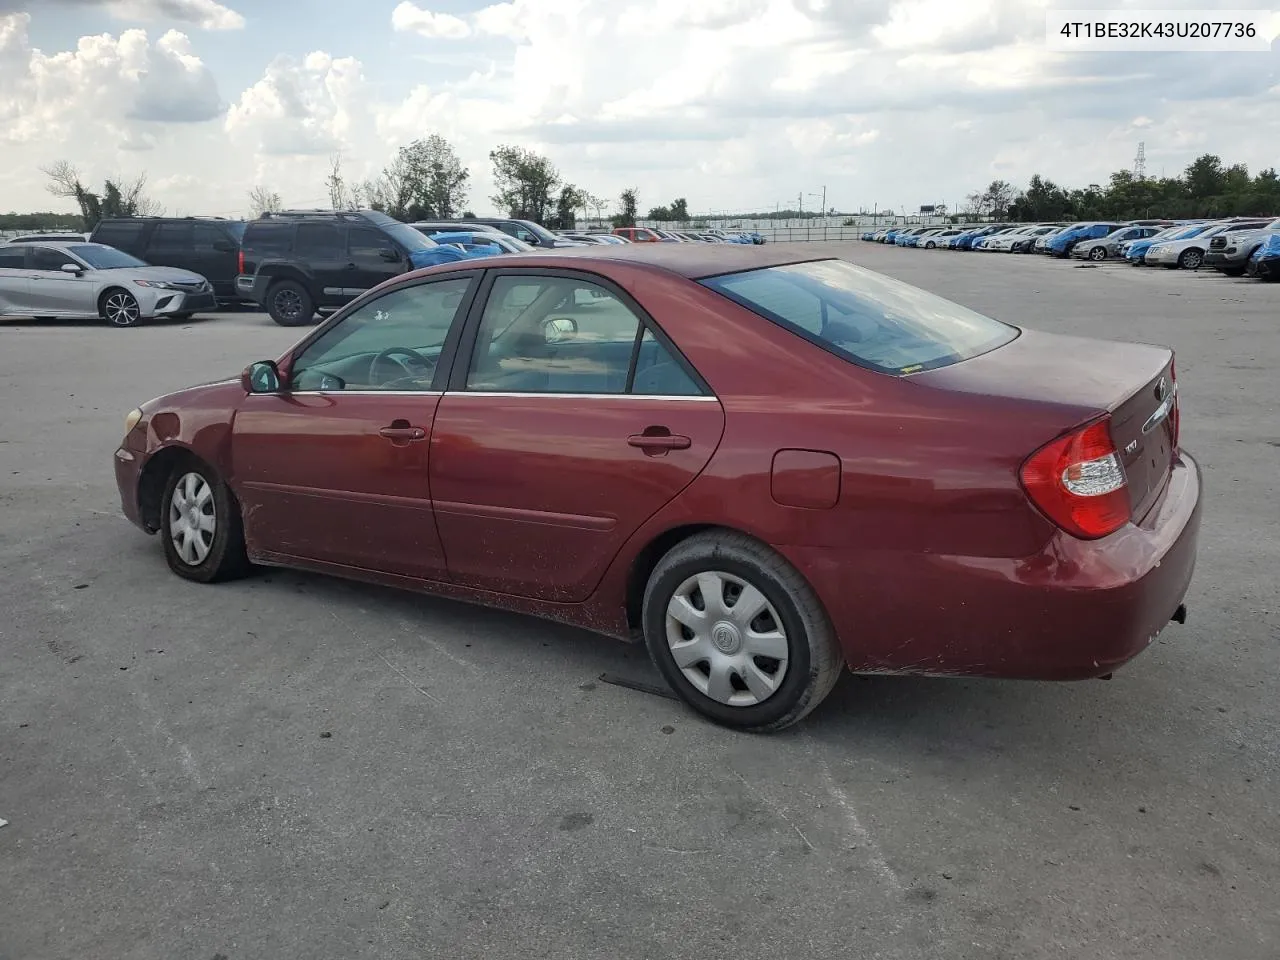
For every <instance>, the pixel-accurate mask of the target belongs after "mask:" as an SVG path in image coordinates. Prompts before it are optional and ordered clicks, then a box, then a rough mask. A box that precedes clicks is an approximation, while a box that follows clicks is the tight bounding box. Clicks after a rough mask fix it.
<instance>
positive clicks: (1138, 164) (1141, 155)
mask: <svg viewBox="0 0 1280 960" xmlns="http://www.w3.org/2000/svg"><path fill="white" fill-rule="evenodd" d="M1133 178H1134V179H1135V180H1145V179H1146V178H1147V143H1146V141H1145V140H1139V141H1138V154H1137V156H1135V157H1134V158H1133Z"/></svg>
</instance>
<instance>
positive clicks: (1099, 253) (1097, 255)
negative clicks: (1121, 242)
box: [1089, 247, 1107, 260]
mask: <svg viewBox="0 0 1280 960" xmlns="http://www.w3.org/2000/svg"><path fill="white" fill-rule="evenodd" d="M1106 255H1107V251H1105V250H1103V249H1102V248H1101V247H1094V248H1093V250H1091V251H1090V252H1089V256H1091V257H1093V259H1095V260H1101V259H1102V258H1103V257H1105V256H1106Z"/></svg>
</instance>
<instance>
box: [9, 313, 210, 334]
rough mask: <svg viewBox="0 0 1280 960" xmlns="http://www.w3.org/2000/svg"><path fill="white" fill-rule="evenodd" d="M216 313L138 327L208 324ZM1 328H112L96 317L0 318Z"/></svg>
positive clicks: (155, 320)
mask: <svg viewBox="0 0 1280 960" xmlns="http://www.w3.org/2000/svg"><path fill="white" fill-rule="evenodd" d="M217 319H218V316H217V314H215V313H212V312H207V313H197V314H196V315H195V316H192V317H186V318H185V319H181V320H180V319H178V318H176V317H155V318H153V319H149V320H139V321H138V322H137V324H135V326H136V327H186V326H191V325H193V324H202V323H208V322H210V321H213V320H217ZM0 326H3V327H11V328H16V329H23V328H26V327H31V328H33V329H36V328H38V329H41V330H48V329H67V330H74V329H78V328H85V327H94V328H100V329H106V328H109V327H110V324H108V323H107V322H106V321H105V320H102V319H99V318H95V317H79V318H59V319H56V320H37V319H35V318H34V317H0Z"/></svg>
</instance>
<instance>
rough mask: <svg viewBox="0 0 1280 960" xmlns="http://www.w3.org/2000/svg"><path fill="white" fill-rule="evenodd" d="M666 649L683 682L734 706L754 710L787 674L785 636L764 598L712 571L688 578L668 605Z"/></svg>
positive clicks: (740, 582)
mask: <svg viewBox="0 0 1280 960" xmlns="http://www.w3.org/2000/svg"><path fill="white" fill-rule="evenodd" d="M666 628H667V646H668V647H670V649H671V657H672V659H673V660H675V664H676V666H677V667H679V668H680V671H681V672H682V673H683V674H684V676H685V678H686V679H687V680H688V681H689V682H690V683H692V684H693V685H694V686H695V687H696V688H697V689H698V690H699V691H701V692H702V693H703V694H705V695H706V696H708V697H710V698H711V699H712V700H715V701H716V702H717V703H723V704H726V705H728V706H731V707H751V706H755V705H756V704H758V703H762V702H764V701H765V700H767V699H769V697H771V696H773V694H774V693H776V692H777V690H778V687H779V686H781V685H782V681H783V679H784V678H785V677H786V675H787V662H788V657H789V653H788V648H787V633H786V629H785V628H784V627H783V626H782V618H781V617H780V616H778V611H777V610H775V609H774V607H773V604H771V603H770V602H769V601H768V600H767V599H766V598H765V595H764V594H763V593H761V592H760V590H759V589H757V588H756V587H753V586H752V585H751V584H750V583H748V582H747V581H745V580H743V579H742V578H741V577H736V576H734V575H733V574H731V573H724V572H723V571H719V570H711V571H707V572H705V573H699V574H696V575H695V576H692V577H690V578H689V579H688V580H686V581H684V583H682V584H680V586H679V587H677V588H676V591H675V593H674V594H672V596H671V600H670V602H669V603H668V604H667V616H666Z"/></svg>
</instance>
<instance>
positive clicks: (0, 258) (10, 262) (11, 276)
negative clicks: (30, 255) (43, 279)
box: [0, 243, 31, 317]
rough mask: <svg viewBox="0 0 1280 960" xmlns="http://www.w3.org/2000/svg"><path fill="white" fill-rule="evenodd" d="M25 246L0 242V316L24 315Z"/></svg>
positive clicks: (25, 305)
mask: <svg viewBox="0 0 1280 960" xmlns="http://www.w3.org/2000/svg"><path fill="white" fill-rule="evenodd" d="M30 283H31V281H30V280H28V279H27V248H26V246H25V245H19V244H15V243H3V244H0V317H20V316H25V315H26V309H27V289H28V287H29V286H30Z"/></svg>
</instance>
